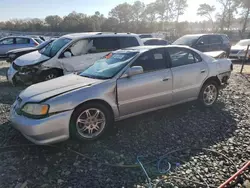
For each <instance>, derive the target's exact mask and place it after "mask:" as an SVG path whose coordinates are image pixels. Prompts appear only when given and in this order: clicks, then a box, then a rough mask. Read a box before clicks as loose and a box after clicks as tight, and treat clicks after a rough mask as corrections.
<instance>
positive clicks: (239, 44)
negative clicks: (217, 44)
mask: <svg viewBox="0 0 250 188" xmlns="http://www.w3.org/2000/svg"><path fill="white" fill-rule="evenodd" d="M248 45H250V40H241V41H240V42H238V43H237V44H236V46H248Z"/></svg>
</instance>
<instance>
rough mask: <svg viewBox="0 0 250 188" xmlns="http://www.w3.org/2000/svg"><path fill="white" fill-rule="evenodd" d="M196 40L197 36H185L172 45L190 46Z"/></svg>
mask: <svg viewBox="0 0 250 188" xmlns="http://www.w3.org/2000/svg"><path fill="white" fill-rule="evenodd" d="M198 38H199V36H191V35H186V36H183V37H181V38H179V39H177V40H176V41H175V42H174V43H173V44H175V45H187V46H192V45H193V44H194V43H195V42H196V41H197V40H198Z"/></svg>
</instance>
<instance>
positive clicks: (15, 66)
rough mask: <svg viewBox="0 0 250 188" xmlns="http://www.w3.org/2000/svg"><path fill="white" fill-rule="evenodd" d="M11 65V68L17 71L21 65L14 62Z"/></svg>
mask: <svg viewBox="0 0 250 188" xmlns="http://www.w3.org/2000/svg"><path fill="white" fill-rule="evenodd" d="M12 67H13V69H15V70H17V71H19V70H21V66H19V65H17V64H15V62H13V63H12Z"/></svg>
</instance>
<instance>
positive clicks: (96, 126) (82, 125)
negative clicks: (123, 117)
mask: <svg viewBox="0 0 250 188" xmlns="http://www.w3.org/2000/svg"><path fill="white" fill-rule="evenodd" d="M97 111H99V114H98V115H97V120H96V119H95V118H94V116H95V115H96V112H97ZM87 112H89V113H90V115H89V114H88V113H87ZM87 114H88V115H87ZM87 116H89V117H87ZM101 119H104V123H103V121H102V120H101ZM95 120H96V121H95ZM98 121H99V123H98ZM113 122H114V118H113V115H112V113H111V112H110V110H109V109H108V108H107V107H106V106H105V105H102V104H99V103H87V104H83V105H81V106H80V107H78V108H76V110H75V111H74V113H73V115H72V117H71V119H70V134H71V136H72V137H73V138H76V139H78V140H80V141H92V140H97V139H98V138H100V137H101V136H103V135H104V134H105V132H106V131H107V130H108V129H109V128H111V127H112V125H113ZM91 130H92V131H91ZM91 132H92V134H91Z"/></svg>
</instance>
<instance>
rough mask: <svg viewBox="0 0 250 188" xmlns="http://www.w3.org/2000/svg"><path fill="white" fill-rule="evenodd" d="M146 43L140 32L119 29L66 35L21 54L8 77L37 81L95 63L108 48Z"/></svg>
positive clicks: (27, 81) (14, 82)
mask: <svg viewBox="0 0 250 188" xmlns="http://www.w3.org/2000/svg"><path fill="white" fill-rule="evenodd" d="M140 45H143V42H142V41H141V40H140V38H139V37H138V35H135V34H127V33H126V34H118V33H116V34H115V33H77V34H69V35H65V36H63V37H61V38H59V39H57V40H55V41H54V42H52V43H50V44H49V45H47V46H46V47H45V48H43V49H42V50H40V51H34V52H31V53H29V54H26V55H23V56H21V57H19V58H17V59H16V60H15V61H14V62H13V63H12V64H11V66H10V68H9V70H8V72H7V79H8V80H9V81H10V82H11V83H13V84H14V85H15V84H17V83H18V82H23V83H37V82H40V81H46V80H50V79H53V78H56V77H59V76H62V75H66V74H69V73H72V72H78V71H82V70H84V69H86V68H87V67H89V66H91V65H92V64H93V63H94V62H95V61H96V60H98V59H100V58H101V57H103V56H105V55H106V54H107V53H108V52H110V51H113V50H117V49H121V48H127V47H132V46H140Z"/></svg>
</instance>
